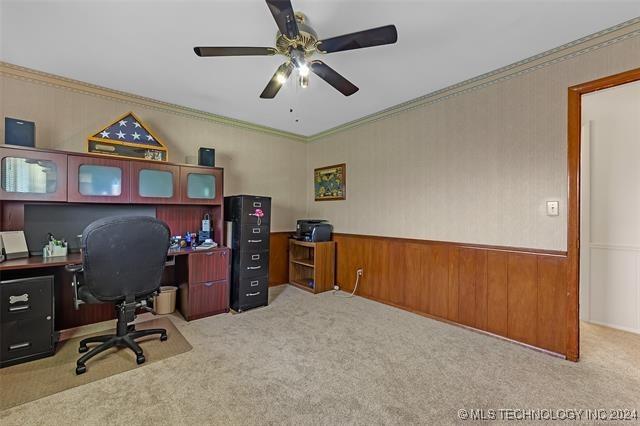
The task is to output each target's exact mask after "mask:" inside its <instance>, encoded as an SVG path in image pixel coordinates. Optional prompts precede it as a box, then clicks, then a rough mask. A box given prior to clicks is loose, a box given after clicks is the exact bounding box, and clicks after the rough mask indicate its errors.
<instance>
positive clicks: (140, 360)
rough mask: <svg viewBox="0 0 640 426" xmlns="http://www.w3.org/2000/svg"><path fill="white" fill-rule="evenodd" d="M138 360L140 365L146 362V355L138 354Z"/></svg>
mask: <svg viewBox="0 0 640 426" xmlns="http://www.w3.org/2000/svg"><path fill="white" fill-rule="evenodd" d="M136 362H137V363H138V365H140V364H144V362H145V358H144V355H138V356H137V357H136Z"/></svg>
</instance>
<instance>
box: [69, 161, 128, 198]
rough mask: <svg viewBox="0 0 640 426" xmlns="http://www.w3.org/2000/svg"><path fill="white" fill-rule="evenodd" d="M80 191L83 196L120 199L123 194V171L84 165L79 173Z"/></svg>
mask: <svg viewBox="0 0 640 426" xmlns="http://www.w3.org/2000/svg"><path fill="white" fill-rule="evenodd" d="M78 189H79V191H80V194H82V195H88V196H102V197H119V196H120V195H121V194H122V169H121V168H120V167H111V166H97V165H93V164H83V165H81V166H80V168H79V172H78Z"/></svg>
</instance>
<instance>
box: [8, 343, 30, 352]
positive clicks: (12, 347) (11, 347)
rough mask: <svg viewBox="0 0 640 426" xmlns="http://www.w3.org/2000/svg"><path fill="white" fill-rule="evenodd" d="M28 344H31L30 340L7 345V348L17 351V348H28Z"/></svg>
mask: <svg viewBox="0 0 640 426" xmlns="http://www.w3.org/2000/svg"><path fill="white" fill-rule="evenodd" d="M29 346H31V342H24V343H16V344H15V345H11V346H9V350H10V351H17V350H18V349H24V348H28V347H29Z"/></svg>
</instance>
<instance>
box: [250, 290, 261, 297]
mask: <svg viewBox="0 0 640 426" xmlns="http://www.w3.org/2000/svg"><path fill="white" fill-rule="evenodd" d="M259 294H260V292H259V291H256V292H255V293H247V296H257V295H259Z"/></svg>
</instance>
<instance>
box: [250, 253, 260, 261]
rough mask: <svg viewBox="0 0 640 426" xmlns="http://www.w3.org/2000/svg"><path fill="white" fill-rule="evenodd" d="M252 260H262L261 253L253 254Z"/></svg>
mask: <svg viewBox="0 0 640 426" xmlns="http://www.w3.org/2000/svg"><path fill="white" fill-rule="evenodd" d="M251 260H260V255H259V254H252V255H251Z"/></svg>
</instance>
